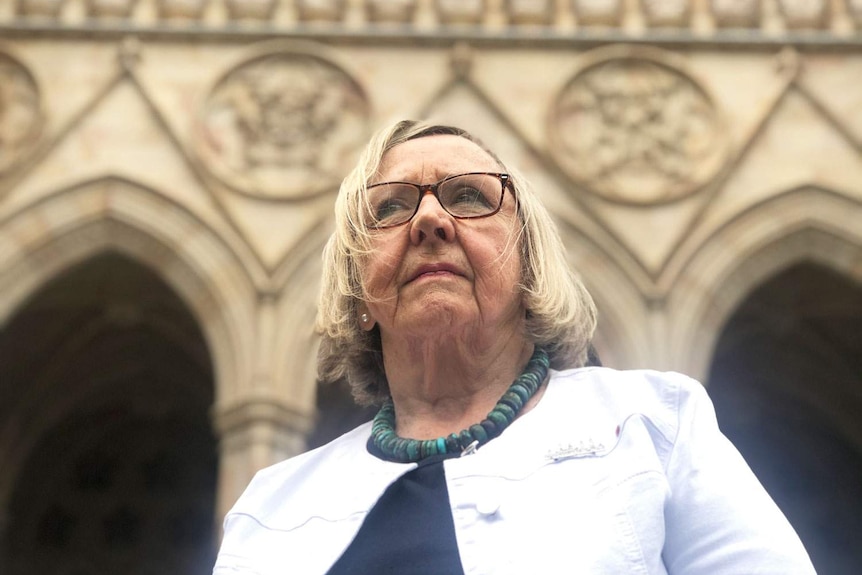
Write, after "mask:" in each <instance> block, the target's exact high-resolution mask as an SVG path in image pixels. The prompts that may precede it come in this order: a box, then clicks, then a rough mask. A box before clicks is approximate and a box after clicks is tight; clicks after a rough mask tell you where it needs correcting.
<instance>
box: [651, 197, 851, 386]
mask: <svg viewBox="0 0 862 575" xmlns="http://www.w3.org/2000/svg"><path fill="white" fill-rule="evenodd" d="M860 208H862V205H860V202H858V201H857V200H855V199H851V198H849V197H847V196H844V195H841V194H839V193H836V192H832V191H829V190H823V189H818V188H813V187H806V188H797V189H794V190H790V191H788V192H785V193H783V194H780V195H777V196H775V197H773V198H771V199H769V200H767V201H764V202H762V203H759V204H756V205H755V206H753V207H751V208H750V209H748V210H747V211H746V212H744V213H742V214H741V215H740V216H738V217H737V218H735V219H733V220H732V221H730V222H729V223H728V224H726V225H725V226H724V227H722V228H721V229H719V230H718V231H717V232H716V233H715V234H713V235H712V236H711V237H710V238H709V239H708V240H707V241H706V242H705V244H704V245H703V246H701V248H700V249H699V250H698V251H697V253H695V254H694V256H693V257H692V258H691V260H689V262H688V263H687V265H686V266H685V267H684V269H683V271H682V273H681V274H680V276H679V278H678V279H677V280H676V281H675V282H674V287H673V289H672V291H671V293H670V294H669V296H668V298H667V306H668V310H669V313H670V325H671V331H670V334H669V354H670V358H669V359H670V361H671V364H672V366H673V368H674V369H678V370H680V371H684V372H685V373H688V374H689V375H692V376H693V377H696V378H699V379H701V380H704V379H705V377H706V373H707V370H708V368H709V362H710V358H711V355H712V352H713V349H714V346H715V343H716V339H717V338H718V336H719V334H720V332H721V330H722V327H723V326H724V325H725V323H726V322H727V320H728V318H729V317H730V315H731V314H732V313H733V311H734V310H735V309H736V307H737V306H738V305H739V303H740V302H741V301H742V300H743V299H744V298H745V297H746V295H747V294H748V293H750V292H751V291H752V290H753V289H754V288H756V287H757V286H758V285H760V284H761V283H763V281H765V280H766V279H767V278H769V277H771V276H773V275H775V274H777V273H779V272H781V271H783V270H785V269H787V268H789V267H791V266H792V265H794V264H796V263H799V262H804V261H810V262H815V263H819V264H822V265H824V266H826V267H829V268H831V269H834V270H835V271H837V272H839V273H841V274H844V275H846V276H849V277H853V278H855V279H857V280H859V281H862V265H860V263H862V250H860V248H859V246H860V245H862V228H860V226H859V218H860V215H862V209H860Z"/></svg>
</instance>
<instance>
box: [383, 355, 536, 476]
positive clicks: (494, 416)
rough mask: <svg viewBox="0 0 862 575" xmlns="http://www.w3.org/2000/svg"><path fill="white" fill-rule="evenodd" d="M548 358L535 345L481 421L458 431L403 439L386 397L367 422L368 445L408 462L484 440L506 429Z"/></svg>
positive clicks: (392, 458)
mask: <svg viewBox="0 0 862 575" xmlns="http://www.w3.org/2000/svg"><path fill="white" fill-rule="evenodd" d="M550 363H551V360H550V358H549V357H548V353H547V352H546V351H545V350H544V349H542V348H540V347H538V346H537V347H536V349H535V351H533V356H532V357H531V358H530V361H529V362H528V363H527V367H525V368H524V372H523V373H521V375H519V376H518V378H517V379H516V380H515V381H514V382H512V385H510V386H509V389H507V390H506V393H504V394H503V397H501V398H500V401H498V402H497V405H495V406H494V409H492V410H491V412H490V413H489V414H488V417H487V418H485V420H484V421H482V422H481V423H477V424H475V425H471V426H470V427H468V428H467V429H465V430H463V431H461V432H460V433H452V434H450V435H448V436H446V437H438V438H437V439H424V440H419V439H404V438H403V437H398V435H397V434H396V433H395V405H394V404H393V403H392V399H388V400H386V402H385V403H384V404H383V406H382V407H381V408H380V411H378V412H377V415H375V416H374V422H373V423H372V425H371V437H370V438H369V439H368V443H369V448H372V450H373V451H376V452H377V453H379V454H380V455H381V456H382V457H383V458H384V459H386V460H388V461H396V462H398V463H411V462H414V461H420V460H422V459H425V458H426V457H430V456H432V455H443V454H452V453H463V452H464V451H466V450H468V449H475V448H476V447H479V446H481V445H484V444H485V443H488V442H489V441H491V440H492V439H494V438H495V437H497V436H498V435H500V434H501V433H503V430H504V429H506V428H507V427H508V426H509V424H510V423H512V422H513V421H514V420H515V418H516V417H518V414H519V413H520V412H521V409H523V407H524V404H526V403H527V401H529V400H530V398H531V397H533V396H534V395H535V394H536V391H538V390H539V386H541V385H542V382H543V381H545V376H547V374H548V367H549V366H550Z"/></svg>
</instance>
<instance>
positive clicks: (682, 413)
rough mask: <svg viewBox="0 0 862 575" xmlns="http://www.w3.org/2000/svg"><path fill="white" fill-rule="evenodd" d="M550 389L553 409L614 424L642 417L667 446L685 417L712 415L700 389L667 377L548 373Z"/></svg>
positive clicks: (643, 372)
mask: <svg viewBox="0 0 862 575" xmlns="http://www.w3.org/2000/svg"><path fill="white" fill-rule="evenodd" d="M550 386H551V387H550V389H549V391H550V390H553V395H554V396H555V397H557V400H556V401H555V402H554V403H555V404H557V405H568V406H571V405H583V406H589V409H591V410H593V411H594V412H595V411H598V412H601V413H604V414H605V415H607V416H608V417H610V418H613V419H615V420H618V421H622V420H624V419H625V418H627V417H629V416H632V415H639V416H643V417H645V418H647V419H648V420H649V421H650V422H651V423H652V424H653V425H654V426H655V428H656V429H657V430H659V431H660V432H661V433H662V435H664V436H665V437H666V439H668V440H671V441H672V440H673V438H675V436H676V433H677V431H678V428H679V425H680V421H681V419H682V418H684V417H686V414H687V413H690V412H693V411H697V410H699V409H698V408H699V407H700V406H706V407H707V408H708V411H712V404H711V402H710V400H709V396H708V395H707V392H706V389H705V387H704V386H703V385H702V384H701V383H700V382H699V381H697V380H695V379H693V378H691V377H689V376H687V375H684V374H682V373H678V372H673V371H658V370H652V369H630V370H617V369H612V368H608V367H583V368H576V369H567V370H562V371H552V373H551V383H550Z"/></svg>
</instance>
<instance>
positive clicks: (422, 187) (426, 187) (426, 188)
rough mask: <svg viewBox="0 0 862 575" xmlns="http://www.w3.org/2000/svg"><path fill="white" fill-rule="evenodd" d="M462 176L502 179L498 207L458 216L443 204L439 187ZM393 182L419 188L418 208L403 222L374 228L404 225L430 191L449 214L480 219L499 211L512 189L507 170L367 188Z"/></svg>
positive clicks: (374, 226) (375, 225) (510, 178)
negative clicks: (480, 213) (484, 211)
mask: <svg viewBox="0 0 862 575" xmlns="http://www.w3.org/2000/svg"><path fill="white" fill-rule="evenodd" d="M462 176H494V177H496V178H497V179H499V180H500V184H501V186H500V200H499V201H498V202H497V207H496V208H494V211H492V212H489V213H487V214H482V215H480V216H457V215H455V214H453V213H452V212H450V211H449V209H448V208H446V206H444V205H443V202H442V201H441V200H440V195H439V194H438V192H437V189H438V188H439V187H440V186H441V185H443V184H445V183H446V182H448V181H449V180H453V179H455V178H460V177H462ZM393 184H402V185H405V186H412V187H414V188H416V189H417V190H419V201H417V202H416V208H414V210H413V213H412V214H410V217H409V218H407V219H406V220H404V221H403V222H400V223H397V224H389V225H378V224H374V223H372V224H371V225H370V226H369V227H371V228H374V229H376V230H385V229H388V228H397V227H398V226H403V225H404V224H406V223H409V222H410V221H411V220H412V219H413V218H414V217H415V216H416V213H417V212H418V211H419V205H420V204H421V203H422V197H423V196H424V195H425V194H427V193H428V192H431V194H432V195H433V196H434V197H435V198H436V199H437V203H438V204H440V207H441V208H443V211H445V212H446V213H447V214H449V215H450V216H452V217H453V218H457V219H459V220H475V219H479V218H488V217H491V216H493V215H494V214H496V213H497V212H499V211H500V208H502V207H503V199H504V198H505V196H506V188H509V189H510V191H511V188H512V176H510V175H509V174H507V173H505V172H465V173H463V174H454V175H452V176H446V177H445V178H443V179H442V180H440V181H439V182H437V183H434V184H414V183H413V182H398V181H396V182H380V183H379V184H372V185H370V186H366V187H365V189H366V191H367V190H370V189H372V188H376V187H379V186H391V185H393ZM512 193H513V194H514V192H512Z"/></svg>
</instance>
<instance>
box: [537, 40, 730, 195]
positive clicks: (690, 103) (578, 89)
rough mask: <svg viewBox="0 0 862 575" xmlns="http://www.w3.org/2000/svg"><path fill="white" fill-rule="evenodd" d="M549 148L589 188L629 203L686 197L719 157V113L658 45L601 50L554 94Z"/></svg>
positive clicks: (722, 138)
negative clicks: (658, 49) (633, 48)
mask: <svg viewBox="0 0 862 575" xmlns="http://www.w3.org/2000/svg"><path fill="white" fill-rule="evenodd" d="M549 137H550V140H551V142H552V144H553V146H552V151H553V153H554V155H555V156H556V158H557V161H558V162H560V164H561V166H562V167H563V169H564V170H566V172H567V173H568V174H569V176H570V177H572V178H573V179H574V180H575V181H577V182H578V183H579V184H581V185H582V186H583V187H584V188H586V189H587V190H588V191H590V192H593V193H595V194H597V195H598V196H600V197H602V198H604V199H607V200H610V201H614V202H621V203H627V204H656V203H662V202H669V201H673V200H676V199H680V198H683V197H686V196H688V195H690V194H692V193H693V192H695V191H696V190H698V189H699V188H700V187H702V186H703V184H705V183H706V182H708V181H709V180H710V179H711V178H712V177H713V176H714V175H715V174H716V173H717V171H718V169H719V168H720V167H721V165H722V164H723V161H724V158H725V150H726V137H725V132H724V129H723V122H722V120H721V114H720V112H719V110H718V109H717V108H716V106H715V105H714V103H713V101H712V99H711V98H710V97H709V95H708V94H707V93H706V91H705V90H704V89H703V88H701V87H700V85H698V83H697V82H696V81H695V80H694V79H692V78H691V77H690V76H689V75H687V74H686V73H685V72H683V71H682V70H681V68H680V67H679V66H678V65H677V64H676V63H674V62H673V61H672V59H671V58H670V57H669V56H668V55H665V54H664V53H662V52H658V51H652V50H650V51H647V50H643V49H641V50H639V51H636V52H630V51H628V50H626V49H622V48H620V49H611V50H609V51H600V52H598V53H597V55H596V57H594V58H593V59H592V60H591V63H589V64H588V65H587V66H585V67H584V68H583V69H581V71H579V72H578V73H577V74H576V75H575V76H574V77H573V78H572V79H571V80H570V81H569V82H568V84H567V85H566V86H564V87H563V89H562V90H561V91H560V93H559V94H558V96H557V99H556V102H555V104H554V107H553V109H552V112H551V116H550V123H549Z"/></svg>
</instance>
